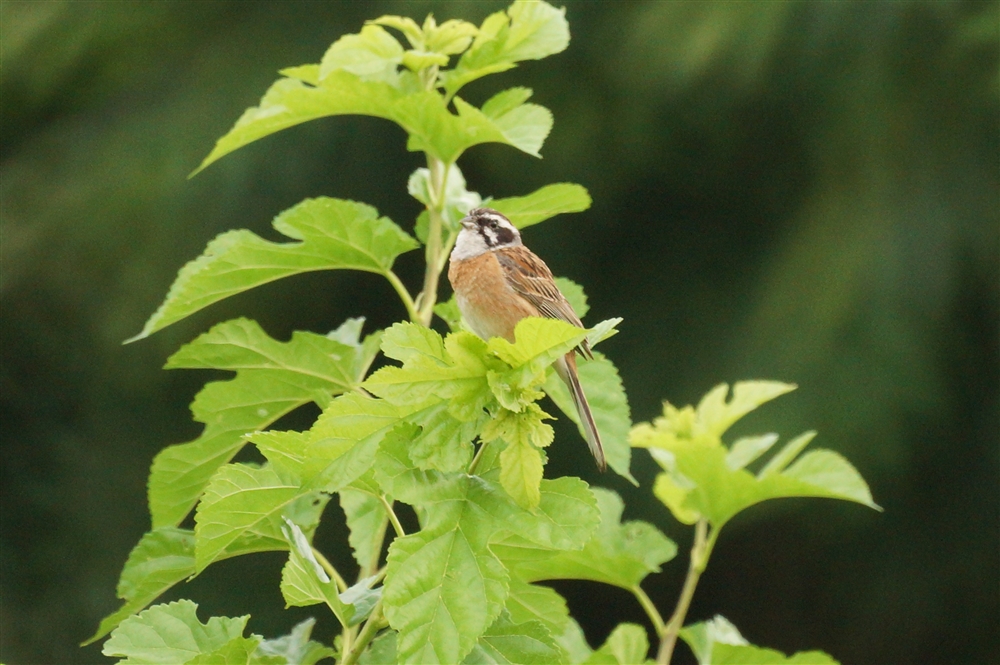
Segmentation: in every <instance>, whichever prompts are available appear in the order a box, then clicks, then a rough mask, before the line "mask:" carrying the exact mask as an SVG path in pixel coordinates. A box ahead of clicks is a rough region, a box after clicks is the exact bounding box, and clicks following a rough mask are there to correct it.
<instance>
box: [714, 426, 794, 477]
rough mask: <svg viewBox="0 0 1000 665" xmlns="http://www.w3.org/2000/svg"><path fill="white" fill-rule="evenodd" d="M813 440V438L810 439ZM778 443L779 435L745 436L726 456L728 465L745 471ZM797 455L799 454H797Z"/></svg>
mask: <svg viewBox="0 0 1000 665" xmlns="http://www.w3.org/2000/svg"><path fill="white" fill-rule="evenodd" d="M810 438H812V437H810ZM777 442H778V435H777V434H762V435H760V436H745V437H743V438H742V439H739V440H737V441H734V442H733V445H732V446H731V447H730V448H729V452H728V453H727V454H726V465H727V466H728V467H729V468H730V469H743V468H746V466H747V465H748V464H750V463H752V462H753V461H754V460H756V459H757V458H758V457H760V456H761V455H763V454H764V453H766V452H767V451H768V450H770V449H771V446H773V445H774V444H775V443H777ZM796 454H798V453H797V452H796Z"/></svg>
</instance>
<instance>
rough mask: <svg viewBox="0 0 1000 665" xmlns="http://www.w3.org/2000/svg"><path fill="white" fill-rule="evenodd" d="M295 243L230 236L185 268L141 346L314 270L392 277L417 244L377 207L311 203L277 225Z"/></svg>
mask: <svg viewBox="0 0 1000 665" xmlns="http://www.w3.org/2000/svg"><path fill="white" fill-rule="evenodd" d="M274 228H275V229H276V230H277V231H279V232H281V233H283V234H284V235H286V236H288V237H290V238H292V239H294V240H295V241H296V242H288V243H276V242H271V241H269V240H264V239H263V238H261V237H260V236H258V235H256V234H254V233H252V232H250V231H247V230H246V229H243V230H238V231H227V232H226V233H223V234H222V235H220V236H218V237H216V238H215V240H213V241H212V242H210V243H209V244H208V246H207V247H206V248H205V252H204V253H203V254H202V255H201V256H200V257H198V258H197V259H195V260H194V261H191V262H190V263H188V264H187V265H186V266H184V267H183V268H181V270H180V272H179V273H178V275H177V279H176V280H175V281H174V283H173V285H172V286H171V287H170V291H169V292H168V293H167V297H166V299H165V300H164V301H163V304H162V305H160V307H159V308H158V309H157V310H156V312H154V313H153V315H152V316H151V317H149V320H148V321H146V325H145V326H143V329H142V332H140V333H139V334H138V335H136V336H135V337H133V338H131V339H130V340H128V341H129V342H132V341H135V340H138V339H142V338H144V337H147V336H149V335H150V334H152V333H154V332H156V331H157V330H160V329H161V328H164V327H166V326H168V325H170V324H171V323H174V322H176V321H179V320H180V319H183V318H185V317H187V316H190V315H191V314H193V313H195V312H197V311H198V310H200V309H203V308H204V307H207V306H208V305H211V304H212V303H215V302H218V301H220V300H222V299H224V298H228V297H229V296H232V295H235V294H237V293H242V292H243V291H247V290H249V289H252V288H254V287H255V286H260V285H261V284H266V283H268V282H273V281H274V280H276V279H281V278H282V277H289V276H291V275H298V274H301V273H304V272H310V271H315V270H336V269H351V270H362V271H366V272H374V273H377V274H381V275H387V274H388V273H389V271H390V269H391V268H392V264H393V262H394V261H395V260H396V257H397V256H399V255H400V254H403V253H404V252H408V251H410V250H412V249H415V248H416V247H417V246H418V244H417V241H416V240H414V239H413V238H411V237H410V236H409V235H407V234H406V233H404V232H403V230H402V229H400V228H399V227H398V226H396V225H395V224H394V223H393V222H392V221H391V220H390V219H389V218H388V217H379V216H378V211H376V210H375V208H373V207H371V206H369V205H365V204H363V203H357V202H355V201H345V200H343V199H333V198H328V197H321V198H315V199H306V200H305V201H302V202H301V203H299V204H297V205H295V206H293V207H292V208H289V209H288V210H286V211H284V212H283V213H281V214H280V215H278V216H277V217H275V219H274Z"/></svg>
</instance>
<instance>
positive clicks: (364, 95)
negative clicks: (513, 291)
mask: <svg viewBox="0 0 1000 665" xmlns="http://www.w3.org/2000/svg"><path fill="white" fill-rule="evenodd" d="M358 52H359V51H356V52H355V54H357V53H358ZM342 55H344V54H343V53H342V54H341V56H342ZM338 57H339V56H338ZM384 64H385V61H384V60H380V59H378V58H373V59H372V60H371V61H369V63H368V65H370V66H371V68H372V69H373V70H374V71H373V72H372V75H371V76H367V77H365V76H359V75H357V74H355V73H352V72H350V71H347V70H345V69H333V70H331V71H329V72H325V73H324V71H323V67H322V66H321V67H320V68H319V70H315V69H303V68H297V69H296V70H294V71H286V72H285V73H286V74H291V75H293V76H294V77H293V78H282V79H279V80H277V81H275V83H274V84H272V85H271V87H270V88H269V89H268V91H267V92H266V93H265V94H264V96H263V98H261V100H260V105H259V106H256V107H252V108H249V109H247V110H246V111H245V112H244V113H243V115H242V116H241V117H240V119H239V120H237V121H236V124H235V125H234V126H233V128H232V129H231V130H229V132H228V133H227V134H226V135H225V136H223V137H222V138H220V139H219V140H218V142H217V143H216V145H215V148H213V150H212V151H211V152H210V153H209V154H208V156H207V157H206V158H205V159H204V161H202V163H201V165H200V166H199V167H198V169H197V170H195V173H197V172H198V171H200V170H202V169H204V168H205V167H206V166H208V165H209V164H211V163H212V162H214V161H216V160H217V159H219V158H220V157H222V156H224V155H227V154H229V153H230V152H232V151H234V150H236V149H238V148H241V147H243V146H245V145H247V144H249V143H252V142H253V141H256V140H258V139H260V138H263V137H265V136H269V135H270V134H274V133H275V132H279V131H281V130H283V129H287V128H289V127H293V126H295V125H298V124H300V123H303V122H306V121H309V120H315V119H317V118H323V117H327V116H334V115H354V114H356V115H368V116H374V117H376V118H383V119H386V120H390V121H392V122H395V123H396V124H398V125H399V126H400V127H402V128H403V129H404V130H405V131H406V133H407V134H408V135H409V141H408V143H407V148H408V149H410V150H414V151H416V150H422V151H426V152H428V153H429V154H431V155H433V156H435V157H437V158H438V159H440V160H442V161H443V162H445V163H446V164H450V163H453V162H455V160H457V159H458V157H459V155H461V154H462V152H464V151H465V150H467V149H468V148H470V147H472V146H474V145H479V144H481V143H504V144H507V145H510V146H513V147H515V148H517V149H519V150H522V151H523V152H526V153H528V154H530V155H534V156H538V151H539V149H540V148H541V146H542V143H543V142H544V140H545V137H546V136H547V135H548V132H549V130H550V129H551V128H552V114H551V113H549V111H548V110H547V109H545V108H543V107H541V106H538V105H535V104H525V103H521V104H519V105H517V106H514V107H510V108H505V109H503V110H504V113H496V114H492V115H491V114H487V113H485V112H484V111H481V110H479V109H477V108H475V107H473V106H471V105H469V104H467V103H465V102H463V101H462V100H461V99H459V98H457V97H456V98H454V100H453V101H454V103H455V109H456V110H457V111H458V114H457V115H456V114H454V113H452V112H451V111H450V110H449V109H448V106H447V105H446V103H445V100H444V98H443V97H442V96H441V95H440V94H439V93H437V92H435V91H430V90H425V89H422V88H421V87H420V86H419V84H418V83H417V82H416V78H415V77H414V75H413V74H410V73H408V72H403V73H401V74H400V75H399V76H392V75H391V74H389V73H388V72H389V70H388V69H380V68H382V67H383V66H384ZM361 66H366V65H360V64H359V67H361ZM305 72H308V75H303V74H304V73H305ZM314 74H315V75H317V76H318V78H317V79H316V80H315V81H313V80H311V77H312V75H314ZM383 74H384V75H383ZM380 78H382V79H383V80H379V79H380ZM303 79H305V80H303Z"/></svg>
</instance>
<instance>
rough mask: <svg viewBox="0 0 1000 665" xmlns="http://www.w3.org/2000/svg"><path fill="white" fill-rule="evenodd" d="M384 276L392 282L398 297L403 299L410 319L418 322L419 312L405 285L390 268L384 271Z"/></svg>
mask: <svg viewBox="0 0 1000 665" xmlns="http://www.w3.org/2000/svg"><path fill="white" fill-rule="evenodd" d="M385 278H386V279H387V280H389V283H390V284H392V288H394V289H395V290H396V293H397V294H399V299H400V300H402V301H403V306H404V307H406V314H407V316H409V317H410V321H413V322H414V323H420V313H419V312H418V311H417V306H416V304H415V303H414V302H413V298H412V297H411V296H410V292H409V291H407V290H406V286H404V285H403V282H402V281H401V280H400V279H399V277H398V276H396V273H394V272H393V271H391V270H387V271H386V272H385Z"/></svg>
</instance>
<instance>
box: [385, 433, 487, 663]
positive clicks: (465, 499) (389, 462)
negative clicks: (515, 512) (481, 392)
mask: <svg viewBox="0 0 1000 665" xmlns="http://www.w3.org/2000/svg"><path fill="white" fill-rule="evenodd" d="M407 429H409V431H407ZM415 429H416V428H415V427H413V426H404V427H403V428H398V429H397V430H396V431H394V432H393V434H392V435H390V436H388V437H386V438H385V439H384V440H383V442H382V444H381V446H380V450H379V454H378V457H377V461H376V476H377V477H378V479H379V483H380V484H381V485H382V487H384V488H385V489H386V491H388V492H389V493H390V494H392V496H394V497H396V498H399V499H401V500H403V501H406V502H408V503H413V504H418V505H420V506H421V507H423V508H424V509H425V510H426V518H425V520H424V528H423V530H421V531H420V532H418V533H415V534H411V535H408V536H406V537H404V538H397V539H396V540H394V541H393V543H392V545H391V546H390V548H389V556H388V559H387V568H386V581H385V594H384V597H383V598H384V601H383V603H384V608H385V615H386V618H387V619H388V620H389V625H390V626H392V627H393V628H394V629H396V630H398V631H399V638H398V641H397V650H398V656H399V659H400V662H412V663H453V662H458V661H459V660H461V659H462V658H463V657H464V656H465V655H466V654H468V653H469V651H470V650H471V649H472V647H473V645H474V644H475V642H476V639H477V638H478V637H479V636H480V635H482V633H483V632H484V631H485V630H486V629H487V628H488V627H489V625H490V624H491V623H492V622H493V620H494V619H495V618H496V617H497V615H498V614H499V613H500V610H501V609H502V605H503V600H504V598H505V596H506V591H507V589H506V583H507V572H506V570H504V567H503V566H502V565H501V564H500V562H499V561H498V560H497V559H496V557H495V556H493V554H492V553H491V552H490V551H489V548H488V546H487V545H488V539H489V536H490V535H491V533H492V530H493V528H494V527H493V525H492V522H491V521H489V520H485V519H484V516H483V515H481V514H478V513H479V511H476V510H472V509H471V508H472V507H473V506H472V505H471V503H470V498H469V494H470V491H471V489H472V488H473V483H474V479H473V478H471V477H469V476H465V475H461V474H442V473H440V472H437V471H418V470H416V469H415V468H414V465H413V463H412V462H411V461H410V459H409V456H408V453H407V442H408V438H409V436H412V433H413V430H415ZM501 500H502V499H501Z"/></svg>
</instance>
